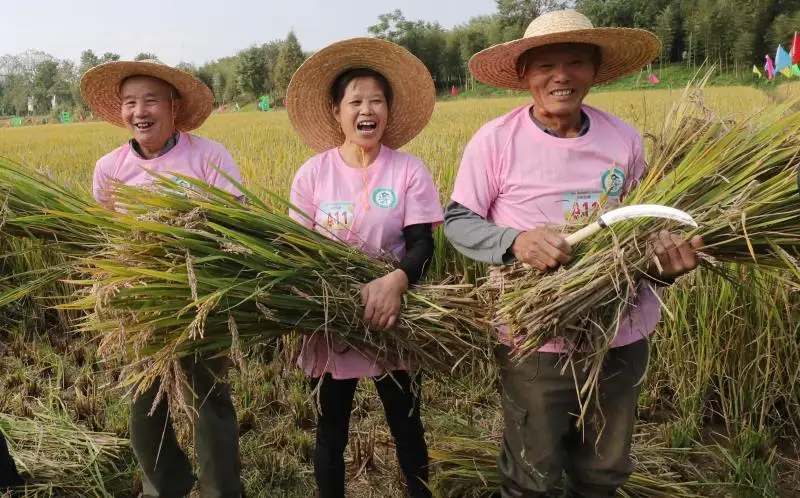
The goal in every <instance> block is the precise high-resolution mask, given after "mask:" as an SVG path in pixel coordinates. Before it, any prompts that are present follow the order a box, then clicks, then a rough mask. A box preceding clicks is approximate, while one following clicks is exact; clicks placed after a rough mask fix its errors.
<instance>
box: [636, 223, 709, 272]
mask: <svg viewBox="0 0 800 498" xmlns="http://www.w3.org/2000/svg"><path fill="white" fill-rule="evenodd" d="M649 242H650V244H652V247H653V251H654V252H655V255H656V257H657V258H658V263H659V264H658V265H656V264H655V262H653V263H652V264H651V265H650V269H649V270H648V274H649V275H650V276H652V277H654V278H659V277H663V278H678V277H680V276H681V275H685V274H687V273H689V272H690V271H692V270H694V269H695V268H697V250H698V249H700V248H701V247H703V239H702V238H701V237H700V236H699V235H695V236H694V237H692V240H690V241H688V242H687V241H686V240H684V239H683V237H681V236H679V235H675V234H673V233H669V232H668V231H666V230H661V231H660V232H659V233H658V234H653V235H651V236H650V239H649ZM659 266H660V267H661V268H660V269H659V268H658V267H659Z"/></svg>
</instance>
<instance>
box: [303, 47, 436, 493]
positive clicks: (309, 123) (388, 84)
mask: <svg viewBox="0 0 800 498" xmlns="http://www.w3.org/2000/svg"><path fill="white" fill-rule="evenodd" d="M435 101H436V94H435V89H434V85H433V79H432V78H431V75H430V73H429V72H428V70H427V69H426V68H425V65H424V64H423V63H422V61H420V60H419V59H417V58H416V57H414V56H413V55H412V54H411V53H410V52H408V51H407V50H406V49H404V48H402V47H400V46H398V45H396V44H394V43H390V42H388V41H384V40H378V39H373V38H355V39H351V40H345V41H341V42H337V43H334V44H332V45H330V46H328V47H325V48H324V49H322V50H320V51H319V52H317V53H316V54H314V55H313V56H311V57H310V58H309V59H308V60H307V61H306V62H305V63H304V64H303V65H302V66H301V67H300V68H299V69H298V70H297V72H296V73H295V74H294V76H293V77H292V81H291V84H290V85H289V89H288V91H287V103H288V112H289V118H290V119H291V122H292V126H294V129H295V131H296V132H297V134H298V135H299V136H300V138H301V139H302V140H303V141H304V142H305V143H306V144H308V145H309V146H310V147H311V148H312V149H314V150H315V151H316V152H318V154H317V155H316V156H314V157H312V158H311V159H309V160H308V161H307V162H306V163H305V164H304V165H303V166H302V167H301V168H300V170H299V171H298V172H297V174H296V176H295V178H294V182H293V183H292V190H291V200H292V204H293V205H294V206H295V207H296V208H297V210H294V209H293V210H292V211H290V215H291V216H292V217H293V218H294V219H295V220H297V221H298V222H299V223H302V224H304V225H306V226H308V227H309V228H313V229H315V230H318V231H319V232H321V233H323V234H325V235H327V236H329V237H331V238H335V239H338V240H342V241H344V242H346V243H349V244H351V245H353V246H356V247H358V248H359V249H360V250H362V251H364V252H366V253H368V254H370V255H372V256H375V257H381V258H385V259H387V260H389V261H391V262H393V263H395V265H396V266H395V268H396V269H394V270H393V271H390V272H388V273H387V274H386V275H384V276H382V277H380V278H378V279H375V280H373V281H372V282H367V283H365V285H364V286H363V288H362V290H361V299H362V302H363V304H364V317H363V321H364V324H365V325H366V326H367V327H368V328H370V329H372V330H385V329H391V328H392V327H393V326H394V324H395V323H397V322H398V321H399V320H400V319H401V317H400V316H399V314H400V307H401V300H402V298H403V295H404V294H405V292H406V290H407V289H408V287H409V285H413V284H414V283H416V282H417V281H418V280H419V279H421V278H422V276H423V275H424V273H425V271H426V269H427V267H428V263H429V262H430V259H431V258H432V257H433V251H434V244H433V231H432V229H433V227H434V226H435V225H438V224H439V223H441V222H442V220H443V213H442V207H441V204H440V202H439V196H438V194H437V191H436V186H435V185H434V183H433V179H432V178H431V176H430V174H429V173H428V170H427V168H426V167H425V165H424V164H423V163H422V161H420V160H419V159H418V158H416V157H414V156H411V155H409V154H406V153H403V152H399V151H397V150H394V149H396V148H399V147H401V146H403V145H404V144H406V143H407V142H408V141H410V140H411V139H413V138H414V137H415V136H416V135H417V134H418V133H419V132H420V131H422V129H423V128H424V127H425V125H426V124H427V123H428V120H429V119H430V117H431V114H432V113H433V107H434V104H435ZM298 363H299V364H300V366H301V367H302V368H303V370H304V371H305V372H306V374H307V375H308V376H309V378H310V380H311V383H312V385H313V386H314V387H315V389H318V393H319V398H318V403H317V404H315V406H316V407H318V411H317V434H316V447H315V449H314V475H315V478H316V481H317V488H318V489H319V496H320V497H321V498H344V494H345V465H344V450H345V447H346V446H347V440H348V430H349V424H350V412H351V410H352V404H353V396H354V394H355V391H356V387H357V386H358V382H359V379H360V378H362V377H371V378H372V380H373V381H374V383H375V387H376V389H377V391H378V395H379V396H380V398H381V403H382V404H383V408H384V411H385V413H386V421H387V422H388V423H389V429H390V430H391V433H392V436H393V437H394V441H395V447H396V451H397V459H398V461H399V463H400V469H401V470H402V472H403V475H404V476H405V479H406V486H407V489H408V494H409V495H410V496H411V497H412V498H425V497H429V496H430V495H431V493H430V491H429V490H428V488H427V486H426V483H427V481H428V449H427V446H426V444H425V434H424V428H423V425H422V420H421V417H420V381H421V376H420V375H419V372H418V368H413V366H411V365H408V364H406V362H398V363H396V364H387V362H385V361H378V358H377V356H376V354H375V353H374V352H372V351H358V350H356V349H354V348H351V347H349V346H348V345H347V344H345V343H344V342H343V341H335V340H330V338H328V337H326V334H325V333H324V331H320V332H317V333H315V334H313V335H311V336H310V337H307V338H306V339H305V340H304V342H303V350H302V352H301V354H300V358H299V360H298Z"/></svg>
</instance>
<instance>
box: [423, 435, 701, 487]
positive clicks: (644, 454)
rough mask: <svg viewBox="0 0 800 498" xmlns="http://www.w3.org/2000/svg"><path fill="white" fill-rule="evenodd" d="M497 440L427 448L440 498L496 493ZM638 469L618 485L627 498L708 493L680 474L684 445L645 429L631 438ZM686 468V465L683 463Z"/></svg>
mask: <svg viewBox="0 0 800 498" xmlns="http://www.w3.org/2000/svg"><path fill="white" fill-rule="evenodd" d="M499 447H500V442H499V441H494V440H491V439H485V438H484V439H482V438H475V437H449V438H445V439H443V440H441V441H440V442H439V446H438V447H437V448H435V449H432V450H431V451H430V456H431V461H432V462H434V463H435V464H436V465H437V466H438V468H439V471H438V473H437V474H436V481H435V490H436V493H437V496H440V497H455V496H458V497H471V498H486V497H490V496H497V495H496V494H495V493H497V492H498V490H499V489H500V480H501V476H500V472H499V470H498V468H497V456H498V448H499ZM632 451H633V459H634V461H635V463H636V470H635V471H634V473H633V474H632V475H631V477H630V479H629V480H628V482H627V483H625V485H623V487H622V488H621V489H620V490H619V496H622V497H625V498H634V497H640V498H644V497H648V498H700V497H703V496H708V493H707V492H702V491H701V490H700V489H699V488H700V487H701V484H699V482H697V481H695V480H694V479H693V478H689V479H687V477H686V476H684V475H681V474H678V473H677V472H675V471H674V470H673V469H674V468H677V467H678V466H679V460H678V459H679V458H683V457H684V456H685V455H686V451H685V450H678V449H670V448H666V447H665V446H664V445H663V444H660V443H657V442H655V441H653V440H652V439H651V438H650V437H649V436H648V435H647V434H644V433H642V434H638V435H636V436H635V437H634V445H633V450H632ZM681 467H685V464H683V465H681Z"/></svg>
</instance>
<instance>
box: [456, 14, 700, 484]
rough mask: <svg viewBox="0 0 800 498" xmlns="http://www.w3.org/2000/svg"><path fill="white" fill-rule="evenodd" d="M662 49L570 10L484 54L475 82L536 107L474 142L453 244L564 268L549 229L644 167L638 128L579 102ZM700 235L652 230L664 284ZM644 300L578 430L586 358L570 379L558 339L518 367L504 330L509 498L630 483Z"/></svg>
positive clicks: (602, 200)
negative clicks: (513, 92) (517, 94)
mask: <svg viewBox="0 0 800 498" xmlns="http://www.w3.org/2000/svg"><path fill="white" fill-rule="evenodd" d="M659 47H660V44H659V41H658V39H657V38H656V37H655V36H654V35H652V34H651V33H649V32H647V31H643V30H637V29H623V28H595V27H593V26H592V24H591V22H590V21H589V20H588V19H587V18H586V17H584V16H583V15H581V14H579V13H577V12H575V11H573V10H566V11H558V12H551V13H548V14H544V15H542V16H540V17H538V18H536V19H535V20H534V21H533V22H531V24H530V26H529V27H528V29H527V31H526V32H525V36H524V37H523V38H522V39H520V40H516V41H512V42H509V43H504V44H502V45H497V46H494V47H491V48H488V49H486V50H484V51H482V52H480V53H478V54H476V55H475V56H474V57H473V58H472V59H471V60H470V64H469V68H470V71H471V72H472V73H473V74H474V75H475V77H476V78H477V79H478V80H480V81H483V82H484V83H487V84H489V85H492V86H497V87H501V88H508V89H517V90H528V91H530V93H531V96H532V98H533V102H532V103H530V104H526V105H523V106H521V107H519V108H517V109H515V110H513V111H511V112H510V113H508V114H506V115H505V116H502V117H500V118H498V119H495V120H493V121H491V122H489V123H488V124H486V125H485V126H483V127H482V128H481V129H480V130H479V131H478V132H477V133H476V134H475V136H474V137H473V138H472V139H471V140H470V142H469V144H468V145H467V146H466V148H465V150H464V155H463V158H462V161H461V166H460V169H459V171H458V175H457V178H456V181H455V186H454V188H453V193H452V196H451V202H450V203H449V204H448V206H447V208H446V212H445V233H446V235H447V237H448V238H449V239H450V241H451V242H452V243H453V245H454V246H455V247H456V248H457V249H458V250H459V251H461V252H462V253H463V254H465V255H467V256H469V257H471V258H473V259H476V260H480V261H484V262H487V263H491V264H495V265H506V264H511V263H514V262H515V261H521V262H524V263H528V264H530V265H532V266H534V267H536V268H538V269H540V270H547V269H551V268H556V267H558V266H559V265H562V264H566V263H568V262H569V261H570V259H571V248H570V245H569V244H568V243H567V242H566V241H565V239H564V238H563V237H562V235H561V232H560V231H556V230H552V229H550V228H548V226H554V225H563V224H565V222H566V223H570V224H580V223H581V220H583V219H585V218H587V217H588V216H589V215H591V213H592V212H593V211H595V210H596V209H598V208H602V209H605V208H607V207H608V206H614V205H616V204H619V202H620V200H621V198H622V197H623V196H624V195H625V193H626V192H628V191H629V190H630V188H631V186H632V185H633V184H634V182H636V181H637V180H638V179H639V178H640V177H641V176H642V174H643V173H644V170H645V164H644V145H643V143H642V139H641V137H640V136H639V134H638V133H637V131H636V130H635V129H634V128H632V127H631V126H629V125H627V124H625V123H624V122H622V121H621V120H619V119H618V118H616V117H614V116H611V115H609V114H607V113H605V112H602V111H600V110H598V109H595V108H592V107H589V106H587V105H584V104H583V99H584V97H586V95H587V93H588V92H589V90H590V88H591V87H592V86H593V85H596V84H599V83H603V82H606V81H610V80H613V79H615V78H619V77H621V76H625V75H627V74H629V73H631V72H634V71H636V70H638V69H640V68H641V67H642V66H643V65H645V64H647V63H648V62H650V61H651V60H652V59H653V58H654V57H655V56H656V55H657V54H658V53H659ZM701 243H702V241H701V240H700V239H699V238H695V239H693V240H692V241H691V243H687V242H686V241H684V240H683V239H682V238H681V237H679V236H677V235H674V234H670V233H669V232H662V233H660V234H659V235H658V236H657V237H655V238H654V239H653V240H652V244H653V246H654V249H655V252H656V254H657V255H658V260H659V263H660V266H661V269H660V270H661V271H658V269H656V268H653V269H652V270H651V272H650V274H651V275H654V277H652V278H653V281H654V282H657V284H656V285H663V284H664V283H665V281H668V280H671V279H673V278H675V277H677V276H679V275H682V274H684V273H686V272H688V271H690V270H692V269H693V268H695V267H696V266H697V260H696V257H695V252H694V250H695V248H697V247H699V246H700V245H701ZM654 266H655V267H657V266H659V265H654ZM495 274H496V275H497V276H498V277H499V278H502V274H501V272H495ZM637 296H638V297H637V300H636V302H635V303H633V306H630V307H629V308H628V309H627V310H626V312H625V315H624V316H623V317H622V319H621V325H620V327H619V329H618V331H617V334H616V336H615V338H614V340H613V343H612V349H611V350H610V351H609V352H608V353H607V355H606V358H605V361H604V364H603V368H602V371H601V372H600V377H599V378H600V380H599V392H600V394H599V396H600V398H599V400H598V401H597V402H596V403H594V404H593V405H592V407H593V408H592V409H593V410H596V411H594V412H592V413H590V414H589V416H588V417H587V418H586V420H591V422H590V423H589V424H585V425H584V426H583V428H582V429H583V431H581V430H579V429H578V428H577V427H576V425H577V424H576V422H577V418H576V415H575V414H577V413H581V410H580V408H581V407H580V406H579V405H580V403H579V398H578V393H577V392H576V387H575V386H576V385H583V383H584V382H585V381H586V380H587V378H588V376H589V375H590V374H591V372H589V371H586V369H583V368H582V367H583V361H584V359H580V358H579V359H578V364H576V365H575V369H574V374H573V373H572V372H573V371H572V370H570V369H568V368H567V369H566V372H565V369H564V367H565V361H566V358H565V356H566V355H565V354H563V353H564V351H565V350H566V348H565V346H568V345H565V344H564V343H563V341H561V342H559V341H553V342H550V343H547V344H545V345H543V346H542V347H541V348H540V349H539V350H538V352H537V353H535V354H533V355H531V356H530V357H528V358H527V359H526V360H524V361H523V362H522V363H517V362H515V361H513V360H512V359H511V358H510V356H511V353H512V347H513V344H514V338H512V337H510V334H509V331H508V330H507V329H506V328H501V330H500V331H499V336H500V337H499V339H500V343H501V344H499V345H498V346H497V348H496V351H495V352H496V356H497V359H498V361H499V363H500V365H501V385H502V391H503V398H502V402H503V414H504V417H505V430H504V435H503V443H502V448H501V452H500V457H499V460H498V464H499V470H500V472H501V475H502V487H501V495H502V496H503V497H504V498H506V497H507V498H511V497H537V496H547V495H548V493H550V492H552V490H553V489H554V488H555V487H557V486H558V485H559V484H560V480H561V477H562V472H566V474H567V477H568V480H567V483H566V488H567V492H568V496H572V497H607V496H614V494H615V493H616V490H617V488H618V487H619V486H621V485H622V484H623V483H625V481H626V480H627V478H628V476H629V475H630V473H631V472H632V470H633V466H632V463H631V459H630V450H631V438H632V434H633V424H634V418H635V413H636V401H637V397H638V395H639V382H640V380H641V377H642V375H643V374H644V372H645V368H646V365H647V358H648V341H647V337H648V335H649V334H650V333H651V332H652V331H653V329H654V328H655V326H656V324H657V322H658V320H659V313H660V311H659V299H658V297H657V296H656V294H654V293H653V292H652V291H651V286H650V285H645V284H644V283H642V284H641V285H640V287H639V289H638V292H637ZM560 353H561V354H560ZM573 375H574V377H573ZM595 422H596V423H595Z"/></svg>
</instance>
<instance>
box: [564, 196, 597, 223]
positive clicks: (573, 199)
mask: <svg viewBox="0 0 800 498" xmlns="http://www.w3.org/2000/svg"><path fill="white" fill-rule="evenodd" d="M602 195H603V193H602V192H568V193H566V194H564V219H565V220H567V221H575V220H580V219H582V218H588V217H589V216H590V215H591V214H592V213H594V212H595V210H597V209H598V208H599V207H600V203H601V196H602Z"/></svg>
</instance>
